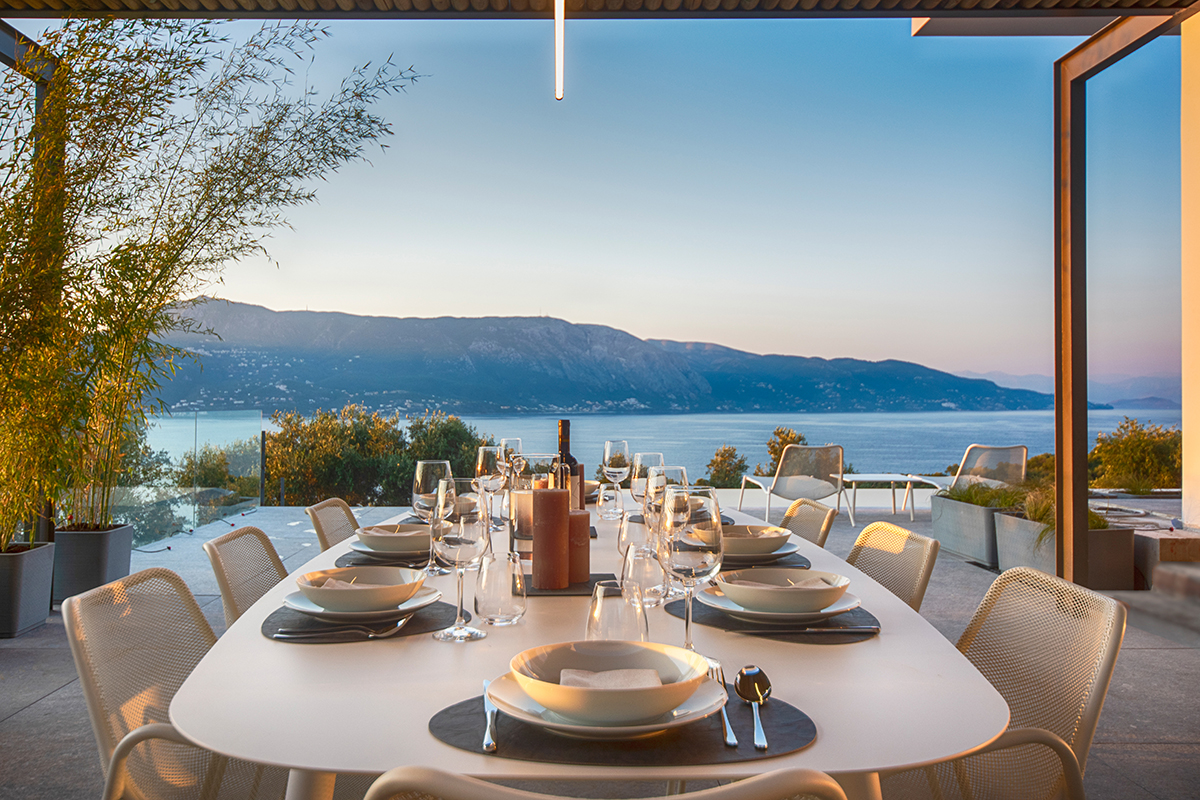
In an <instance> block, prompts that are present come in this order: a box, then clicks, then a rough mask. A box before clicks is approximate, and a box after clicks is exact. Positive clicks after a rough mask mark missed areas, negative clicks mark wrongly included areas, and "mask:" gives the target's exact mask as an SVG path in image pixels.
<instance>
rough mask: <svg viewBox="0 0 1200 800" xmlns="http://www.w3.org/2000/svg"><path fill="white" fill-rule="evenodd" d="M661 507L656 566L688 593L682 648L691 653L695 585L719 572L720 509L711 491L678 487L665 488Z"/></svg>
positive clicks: (697, 487) (705, 488)
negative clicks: (673, 577) (677, 581)
mask: <svg viewBox="0 0 1200 800" xmlns="http://www.w3.org/2000/svg"><path fill="white" fill-rule="evenodd" d="M662 507H663V510H662V534H661V535H660V536H659V537H658V563H659V564H661V565H662V568H663V570H664V571H665V572H667V573H668V574H670V575H674V576H675V577H676V578H678V579H679V580H680V581H682V582H683V585H684V587H685V589H686V591H687V613H686V614H685V615H684V618H683V646H684V647H685V648H687V649H688V650H693V651H694V650H695V649H696V648H695V647H693V646H692V598H693V597H694V596H695V594H696V584H697V583H699V582H701V581H707V580H709V579H710V578H712V577H714V576H715V575H716V574H717V573H718V572H720V571H721V556H722V552H723V546H722V537H721V508H720V506H719V505H718V503H717V496H716V493H715V491H714V490H713V489H712V487H709V486H680V485H673V486H668V487H667V489H666V493H665V495H664V497H663V504H662Z"/></svg>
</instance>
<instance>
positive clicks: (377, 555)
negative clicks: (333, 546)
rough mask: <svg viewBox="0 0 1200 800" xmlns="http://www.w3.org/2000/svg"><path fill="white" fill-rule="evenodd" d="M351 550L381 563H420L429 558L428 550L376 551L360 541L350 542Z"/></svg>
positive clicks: (353, 540) (352, 540)
mask: <svg viewBox="0 0 1200 800" xmlns="http://www.w3.org/2000/svg"><path fill="white" fill-rule="evenodd" d="M350 549H351V550H353V551H354V552H356V553H360V554H362V555H364V556H367V557H368V558H374V559H376V560H379V561H390V562H396V561H420V560H422V559H425V558H428V557H429V551H428V550H408V551H404V550H376V549H375V548H373V547H367V546H366V545H365V544H363V543H362V542H361V541H359V540H358V539H351V540H350Z"/></svg>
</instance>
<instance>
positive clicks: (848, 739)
mask: <svg viewBox="0 0 1200 800" xmlns="http://www.w3.org/2000/svg"><path fill="white" fill-rule="evenodd" d="M725 513H726V514H727V515H728V516H730V517H732V518H734V519H735V520H736V521H737V522H739V523H752V522H754V521H755V520H754V518H752V517H750V516H748V515H745V514H740V513H739V512H736V511H726V512H725ZM593 519H594V522H595V525H596V527H597V528H598V530H599V538H598V539H596V540H594V541H593V543H592V570H593V571H594V572H596V571H610V572H611V571H614V570H618V569H619V561H618V555H617V551H616V538H617V524H616V523H615V522H607V521H603V520H599V519H598V518H596V517H595V516H593ZM794 540H795V541H796V543H797V544H798V545H799V546H800V548H801V550H800V552H801V553H802V554H803V555H805V556H807V557H808V558H809V559H810V560H811V561H812V566H813V568H814V569H823V570H829V571H833V572H838V573H841V574H843V575H847V576H849V577H850V581H851V583H850V590H851V592H853V593H854V594H856V595H858V597H860V598H861V599H862V604H863V607H864V608H865V609H867V610H869V611H870V612H871V613H873V614H874V615H875V616H876V617H877V618H878V619H879V621H880V625H881V628H882V632H881V633H880V634H879V635H878V636H875V637H874V638H871V639H869V640H867V641H863V642H857V643H854V644H844V645H821V644H811V645H810V644H795V643H790V642H781V641H775V640H772V639H768V638H765V637H761V636H745V635H739V634H735V633H730V632H726V631H723V630H720V629H717V628H713V627H705V626H701V625H697V626H695V627H694V628H693V637H694V640H695V645H696V649H697V650H698V651H700V652H702V653H704V654H706V655H709V656H712V657H714V658H717V659H720V660H721V662H722V663H723V664H724V665H725V671H726V675H727V677H728V678H729V679H730V680H732V677H733V674H732V673H734V672H736V671H737V670H738V668H740V667H742V666H744V665H747V664H757V665H758V666H760V667H761V668H762V669H764V670H765V671H766V672H767V673H768V674H769V675H770V676H771V679H772V681H773V683H774V693H773V695H772V697H776V698H780V699H783V700H785V701H787V702H789V703H791V704H792V705H794V706H796V707H797V708H799V709H801V710H803V711H804V712H806V713H807V714H808V715H809V716H810V717H811V718H812V719H813V721H814V722H815V723H816V727H817V738H816V741H815V742H814V743H813V744H812V745H811V746H810V747H808V748H806V749H804V750H800V751H798V752H794V753H790V754H786V755H781V756H779V757H776V758H769V759H765V760H759V761H750V762H742V763H729V764H720V765H711V766H690V767H636V768H632V767H614V766H575V765H570V766H568V765H562V764H548V763H542V762H531V761H517V760H512V759H505V758H502V757H499V756H489V755H483V754H474V753H469V752H466V751H463V750H458V749H455V748H453V747H451V746H450V745H447V744H444V743H442V742H441V741H439V740H438V739H436V738H434V737H433V736H432V735H431V734H430V733H429V731H428V728H427V726H428V723H429V720H430V718H431V717H432V716H433V715H434V714H436V713H437V712H438V711H440V710H441V709H443V708H445V707H447V706H449V705H452V704H454V703H457V702H459V701H461V700H465V699H467V698H469V697H473V696H478V695H479V694H480V692H481V690H482V683H483V680H484V679H491V678H497V677H499V676H501V675H503V674H504V673H506V672H507V671H508V663H509V660H510V659H511V657H512V656H513V655H515V654H516V653H518V652H520V651H522V650H525V649H527V648H529V647H534V646H537V645H540V644H545V643H548V642H557V641H570V640H577V639H582V638H583V628H584V618H585V616H586V612H587V607H588V602H589V600H588V598H587V597H531V598H530V599H529V603H528V609H529V610H528V612H527V613H526V615H525V617H524V619H522V620H521V622H520V623H518V624H517V625H516V626H513V627H509V628H491V629H488V637H487V638H486V639H483V640H480V641H476V642H469V643H465V644H446V643H442V642H437V641H434V640H433V639H432V638H431V637H430V636H429V635H428V634H422V635H415V636H409V637H397V638H393V639H388V640H385V641H367V642H356V643H350V644H329V645H299V644H289V643H284V642H276V641H271V640H268V639H267V638H265V637H264V636H263V635H262V634H261V633H260V631H259V628H260V625H261V623H262V621H263V620H264V619H265V618H266V617H267V616H268V615H269V614H270V613H271V612H273V611H274V610H275V609H276V608H278V607H279V606H280V604H281V602H282V600H283V597H284V596H285V595H287V594H288V593H290V592H292V591H294V590H295V582H294V580H292V579H291V578H288V579H285V580H284V581H283V582H282V583H281V584H280V585H278V586H276V587H275V588H273V589H272V590H271V591H269V592H268V593H267V594H266V595H265V596H264V597H263V598H262V599H261V600H259V601H258V602H257V603H256V604H255V605H254V606H252V607H251V608H250V609H249V610H248V611H247V612H246V613H245V614H243V615H242V617H241V618H240V619H239V620H238V621H237V622H235V623H234V624H233V626H232V627H230V629H229V630H228V631H227V632H226V633H225V635H224V636H222V637H221V638H220V640H219V641H218V642H217V643H216V645H215V646H214V647H213V648H212V650H211V651H209V653H208V654H207V655H206V656H205V657H204V659H203V660H202V661H201V662H200V664H199V665H198V666H197V667H196V669H195V670H194V671H193V673H192V674H191V676H190V677H189V678H188V679H187V680H186V681H185V682H184V684H183V686H182V687H180V689H179V691H178V693H177V694H176V695H175V699H174V700H173V701H172V703H171V708H170V718H171V721H172V722H173V723H174V724H175V726H176V727H177V728H178V729H179V730H180V732H182V733H183V735H184V736H186V737H187V738H189V739H190V740H192V741H193V742H195V743H196V744H198V745H200V746H202V747H207V748H209V749H211V750H214V751H216V752H218V753H222V754H224V755H227V756H231V757H236V758H242V759H247V760H250V761H257V762H261V763H264V764H271V765H276V766H281V767H286V768H289V769H291V770H292V773H291V778H290V780H289V783H288V797H289V798H295V800H300V798H306V799H307V798H324V797H328V796H329V794H330V792H331V790H332V783H333V775H332V774H331V773H337V772H360V773H378V772H383V771H386V770H388V769H390V768H392V767H396V766H401V765H425V766H430V767H436V768H439V769H443V770H447V771H451V772H458V773H462V774H466V775H472V776H475V777H479V778H484V779H547V780H555V779H557V780H566V779H583V780H597V781H619V780H659V779H661V780H664V781H666V780H676V779H696V780H701V779H717V780H731V779H736V778H745V777H749V776H751V775H755V774H758V773H761V772H766V771H770V770H775V769H782V768H785V767H807V768H812V769H819V770H824V771H826V772H829V773H832V774H833V775H834V777H836V778H837V779H838V781H839V782H841V783H842V784H843V786H845V787H846V790H847V793H848V794H850V795H851V796H852V797H857V798H878V797H879V784H878V777H877V775H876V774H875V773H876V772H878V771H880V770H887V769H894V768H899V767H907V766H917V765H923V764H929V763H933V762H937V761H941V760H945V759H948V758H952V757H955V756H959V755H965V754H969V753H971V752H974V751H976V750H978V749H979V748H981V747H983V746H984V745H986V744H988V743H989V742H991V741H992V740H993V739H995V738H996V737H997V736H999V735H1000V734H1001V733H1002V732H1003V731H1004V730H1005V728H1006V727H1007V725H1008V706H1007V704H1006V703H1005V702H1004V699H1003V698H1001V696H1000V695H999V694H998V693H997V692H996V690H995V689H993V688H992V686H991V684H989V683H988V682H987V680H986V679H984V678H983V676H982V675H980V674H979V672H978V671H977V670H976V669H975V668H974V667H973V666H972V665H971V663H970V662H969V661H967V660H966V658H964V657H963V656H962V655H961V654H960V653H959V652H958V650H957V649H955V647H954V645H953V644H951V643H950V642H949V641H947V640H946V639H945V638H944V637H943V636H942V635H941V634H940V633H938V632H937V630H935V629H934V628H933V627H932V626H931V625H930V624H929V623H927V622H926V621H925V620H924V619H922V618H921V616H920V615H919V614H917V613H916V612H915V611H913V610H912V609H911V608H909V607H908V605H906V604H905V603H904V602H902V601H901V600H899V599H898V598H897V597H895V596H894V595H893V594H891V593H890V592H889V591H887V590H886V589H884V588H883V587H882V586H880V585H879V584H878V583H876V582H875V581H873V580H871V579H870V578H868V577H867V576H865V575H863V574H862V573H861V572H859V571H858V570H856V569H855V568H854V567H851V566H850V565H848V564H846V563H845V562H844V561H842V560H841V559H840V558H838V557H836V556H835V555H833V554H832V553H829V552H828V551H826V550H824V549H822V548H820V547H817V546H816V545H814V544H812V543H810V542H808V541H806V540H803V539H800V537H794ZM349 544H350V542H349V541H345V542H342V543H340V544H338V545H335V546H334V547H332V548H331V549H329V550H328V551H326V552H324V553H321V554H319V555H317V556H316V557H314V558H313V559H312V560H311V561H310V562H309V563H308V564H306V565H305V566H304V567H303V568H302V570H312V569H319V568H323V567H329V566H332V565H333V562H334V560H335V559H336V558H337V557H338V556H340V555H342V554H343V553H345V552H347V550H348V547H349ZM497 544H498V545H499V546H500V547H503V546H504V543H503V542H498V543H497ZM470 574H471V573H468V575H470ZM430 584H431V585H433V586H436V587H438V588H439V589H441V590H442V592H443V593H444V594H445V595H446V597H445V599H446V600H447V601H451V602H452V599H453V596H454V588H453V587H454V584H453V578H452V577H451V576H447V577H444V578H437V579H434V580H432V581H431V582H430ZM470 597H471V589H468V603H469V602H470V599H469V598H470ZM650 635H651V638H652V639H653V640H655V641H661V642H667V643H672V644H681V643H682V641H683V622H682V621H681V620H679V619H676V618H675V617H672V616H670V615H668V614H667V613H666V612H665V611H664V610H663V609H662V608H661V607H660V608H655V609H651V611H650ZM733 702H737V700H736V699H734V700H733ZM699 724H704V723H699ZM713 736H714V737H719V736H721V730H720V726H719V725H716V726H714V727H713ZM646 746H647V747H653V746H654V744H653V739H649V740H646Z"/></svg>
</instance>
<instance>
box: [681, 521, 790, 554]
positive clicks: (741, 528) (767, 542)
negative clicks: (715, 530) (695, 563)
mask: <svg viewBox="0 0 1200 800" xmlns="http://www.w3.org/2000/svg"><path fill="white" fill-rule="evenodd" d="M693 530H694V531H695V533H696V535H697V536H698V537H700V538H701V539H703V540H704V541H705V542H706V543H709V544H711V543H712V537H711V536H710V535H707V534H709V533H710V532H711V531H712V528H711V526H705V525H697V526H696V527H695V528H693ZM791 535H792V532H791V531H789V530H788V529H787V528H780V527H778V526H775V525H722V526H721V539H722V545H721V546H722V547H723V548H724V550H725V552H726V553H728V554H729V555H731V556H760V555H766V554H767V553H774V552H775V551H776V550H778V549H779V548H781V547H783V546H784V545H785V544H787V540H788V537H790V536H791Z"/></svg>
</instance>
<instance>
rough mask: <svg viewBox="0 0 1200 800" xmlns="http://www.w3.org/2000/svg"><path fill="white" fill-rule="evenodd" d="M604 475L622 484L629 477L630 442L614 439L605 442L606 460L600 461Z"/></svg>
mask: <svg viewBox="0 0 1200 800" xmlns="http://www.w3.org/2000/svg"><path fill="white" fill-rule="evenodd" d="M600 468H601V469H602V470H603V471H604V477H606V478H608V479H609V480H610V481H611V482H613V483H616V484H620V483H621V481H623V480H625V479H626V478H628V477H629V442H626V441H620V440H613V439H610V440H609V441H607V442H605V443H604V461H602V462H601V463H600Z"/></svg>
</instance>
